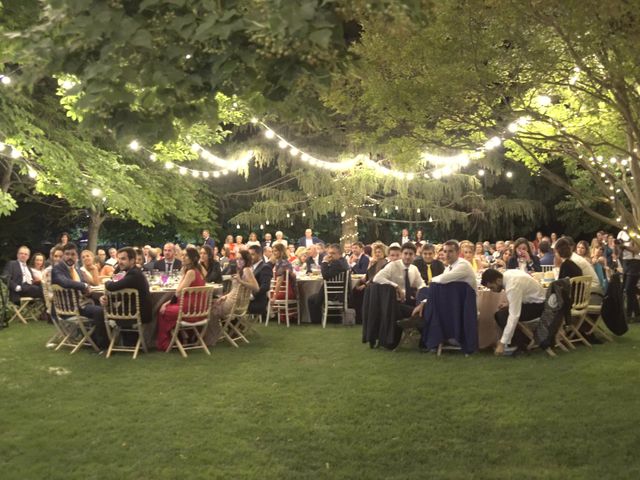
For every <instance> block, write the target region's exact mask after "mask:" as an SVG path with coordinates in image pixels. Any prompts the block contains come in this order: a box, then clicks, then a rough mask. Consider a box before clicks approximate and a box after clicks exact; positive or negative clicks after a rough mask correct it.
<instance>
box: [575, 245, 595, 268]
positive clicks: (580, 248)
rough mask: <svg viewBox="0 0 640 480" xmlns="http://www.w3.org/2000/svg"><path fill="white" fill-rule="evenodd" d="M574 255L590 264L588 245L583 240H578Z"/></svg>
mask: <svg viewBox="0 0 640 480" xmlns="http://www.w3.org/2000/svg"><path fill="white" fill-rule="evenodd" d="M576 253H577V254H578V255H580V256H581V257H582V258H584V259H585V260H586V261H587V262H589V263H591V253H590V252H589V244H588V243H587V242H586V241H585V240H580V241H579V242H578V243H577V244H576Z"/></svg>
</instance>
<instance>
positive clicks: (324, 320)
mask: <svg viewBox="0 0 640 480" xmlns="http://www.w3.org/2000/svg"><path fill="white" fill-rule="evenodd" d="M328 313H329V307H328V306H327V305H326V304H325V305H324V306H323V307H322V328H327V315H328Z"/></svg>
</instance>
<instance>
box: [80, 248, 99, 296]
mask: <svg viewBox="0 0 640 480" xmlns="http://www.w3.org/2000/svg"><path fill="white" fill-rule="evenodd" d="M80 259H81V260H82V267H80V272H81V273H82V276H83V277H84V281H85V282H86V283H88V284H89V285H92V286H94V287H95V286H96V285H100V269H99V268H98V265H96V257H95V255H94V254H93V252H92V251H91V250H83V251H82V254H81V256H80Z"/></svg>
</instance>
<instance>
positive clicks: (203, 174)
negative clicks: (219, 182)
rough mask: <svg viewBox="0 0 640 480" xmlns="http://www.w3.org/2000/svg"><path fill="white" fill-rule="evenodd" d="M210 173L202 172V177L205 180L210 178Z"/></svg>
mask: <svg viewBox="0 0 640 480" xmlns="http://www.w3.org/2000/svg"><path fill="white" fill-rule="evenodd" d="M209 175H210V173H209V172H202V176H203V177H204V178H209Z"/></svg>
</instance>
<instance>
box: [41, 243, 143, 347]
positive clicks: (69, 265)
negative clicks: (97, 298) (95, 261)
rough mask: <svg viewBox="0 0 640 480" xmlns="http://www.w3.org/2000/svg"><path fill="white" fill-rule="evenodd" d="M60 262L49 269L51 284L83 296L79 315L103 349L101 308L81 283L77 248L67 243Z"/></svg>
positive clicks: (103, 328)
mask: <svg viewBox="0 0 640 480" xmlns="http://www.w3.org/2000/svg"><path fill="white" fill-rule="evenodd" d="M62 251H63V253H62V261H61V262H58V263H56V264H55V265H54V266H53V268H52V269H51V283H52V284H53V285H60V286H61V287H62V288H68V289H72V290H77V291H78V292H79V293H82V294H83V295H84V296H82V297H79V304H80V315H82V316H84V317H87V318H89V319H90V320H91V323H92V324H93V325H95V327H96V328H95V330H94V331H93V335H92V338H93V341H94V342H95V343H96V345H97V346H98V348H100V349H105V348H106V347H107V345H108V344H109V340H108V337H107V329H106V327H105V324H104V312H103V311H102V307H100V306H98V305H95V304H94V303H93V301H92V300H91V298H89V297H88V295H89V294H90V293H91V290H90V289H89V284H88V283H85V282H82V281H81V280H80V279H81V278H82V276H81V274H80V270H79V269H78V267H77V263H78V247H76V245H75V244H74V243H67V244H66V245H65V246H64V247H63V248H62ZM134 262H135V253H134Z"/></svg>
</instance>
